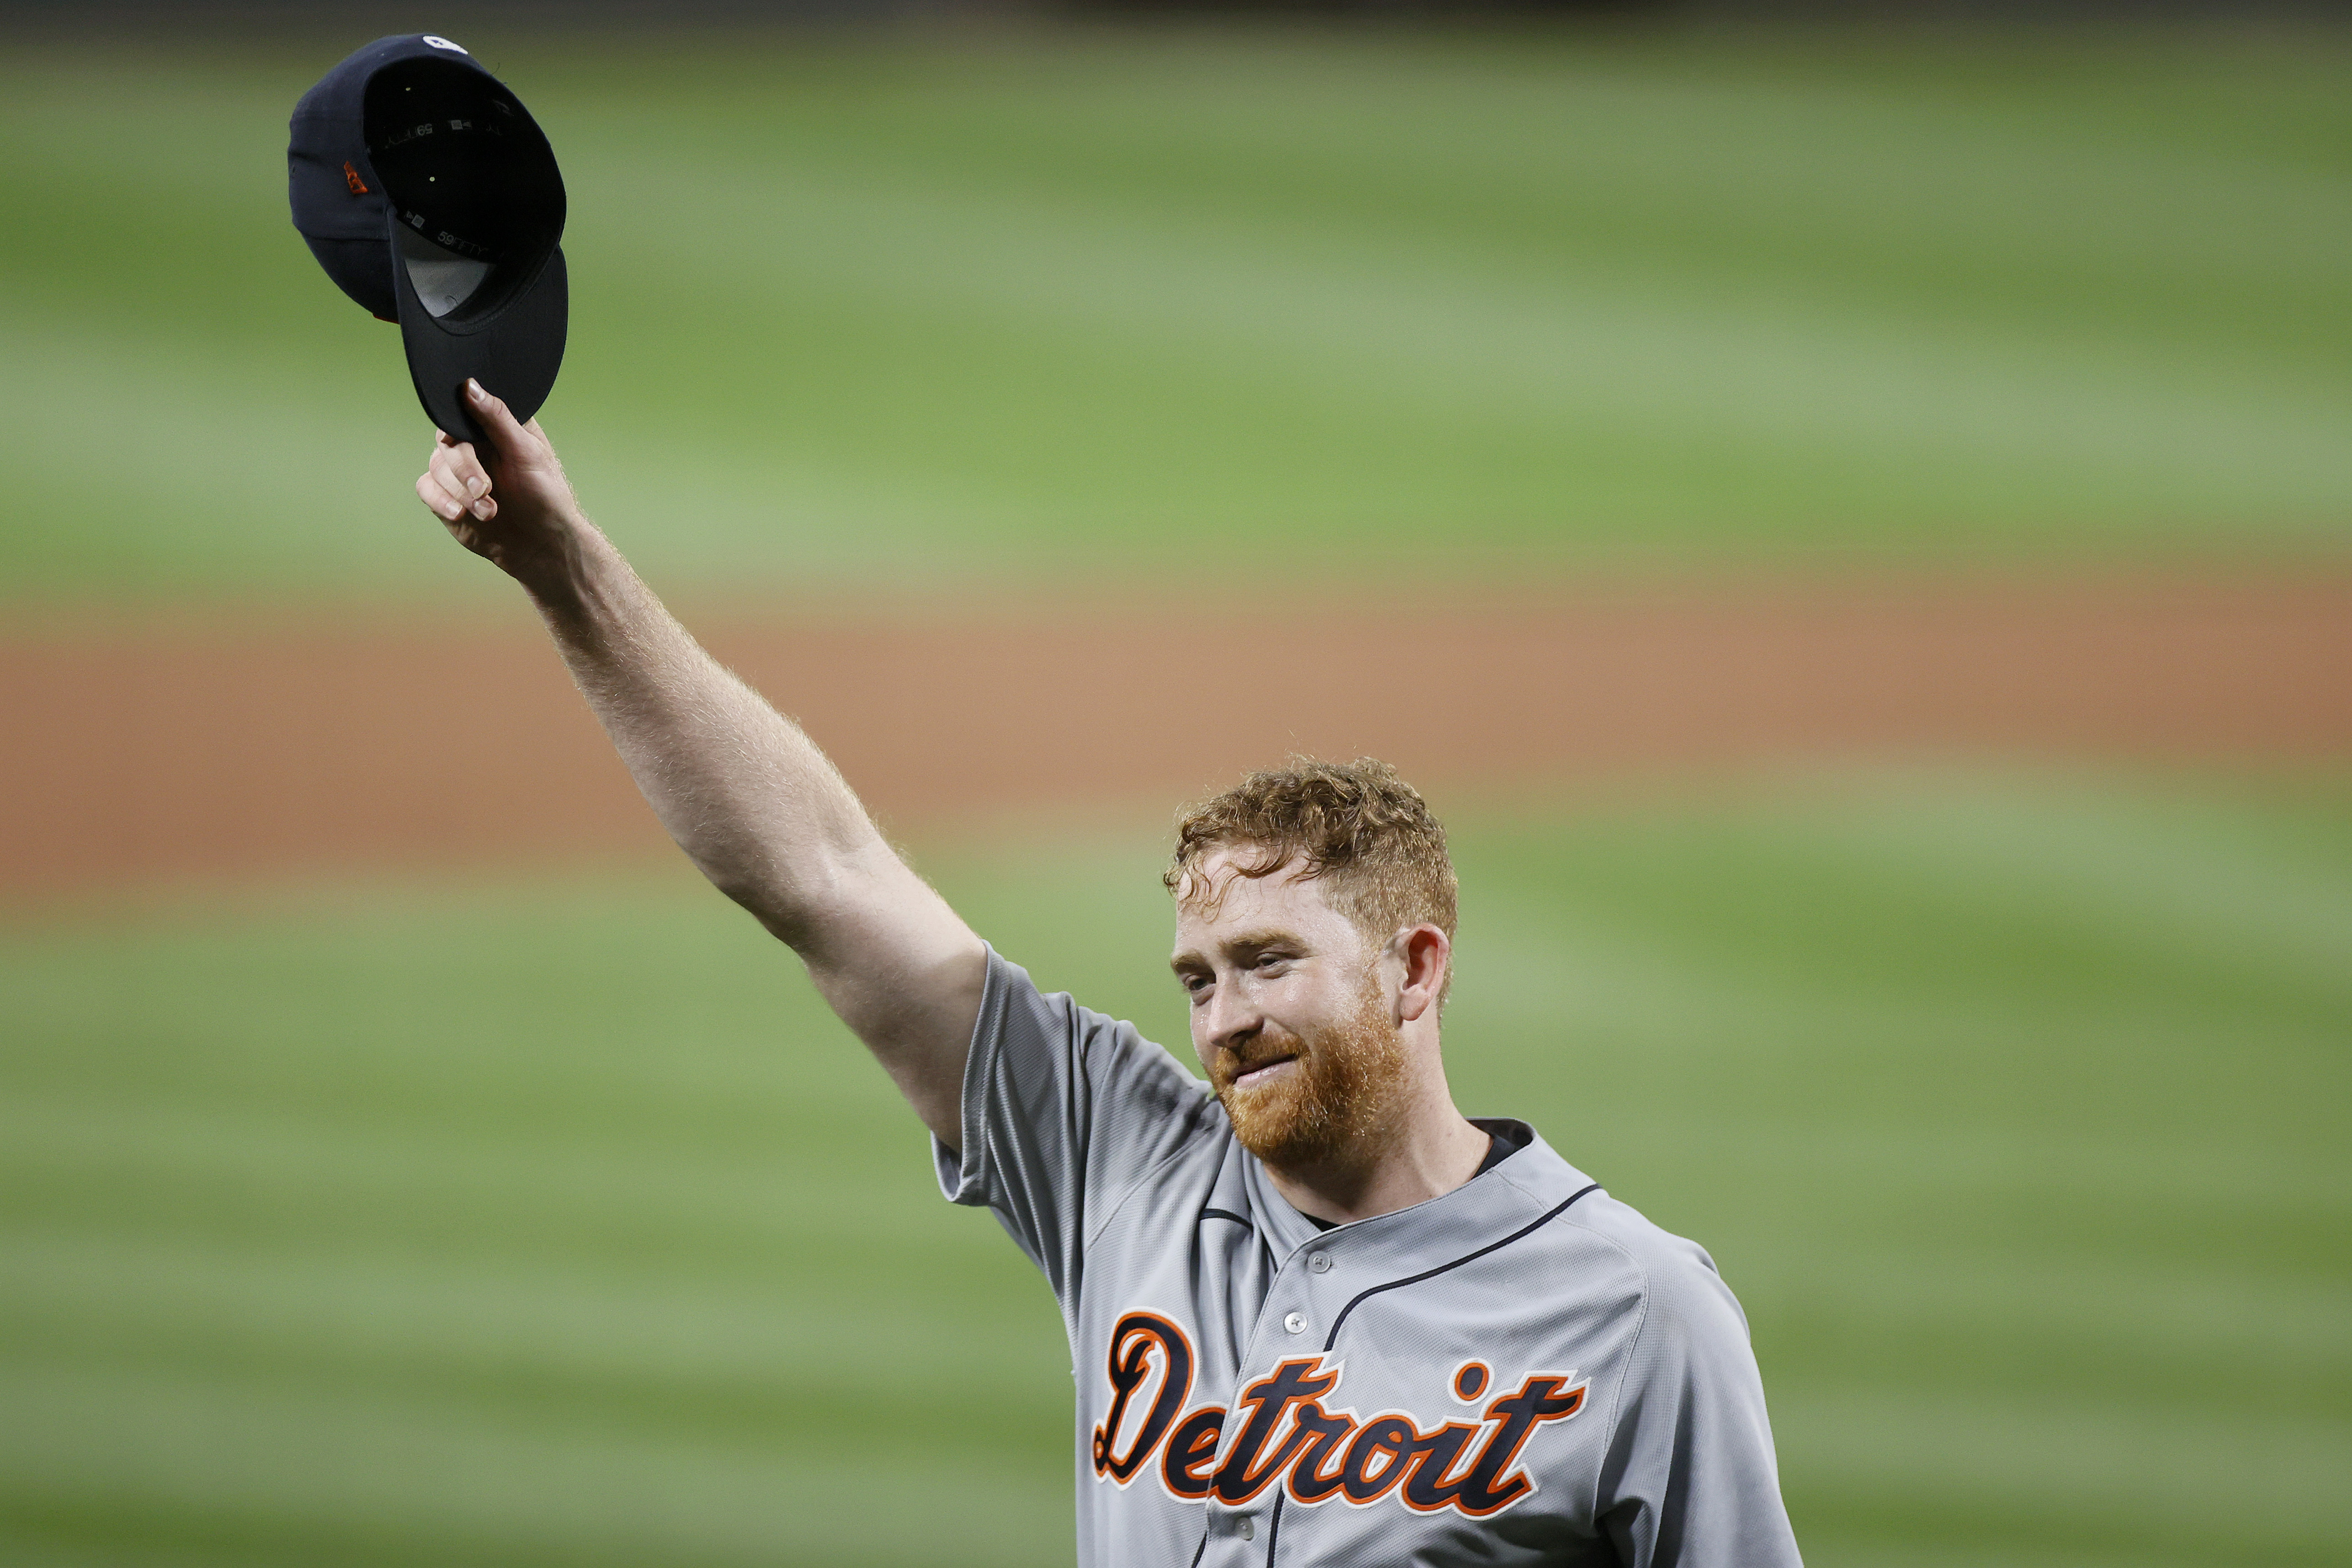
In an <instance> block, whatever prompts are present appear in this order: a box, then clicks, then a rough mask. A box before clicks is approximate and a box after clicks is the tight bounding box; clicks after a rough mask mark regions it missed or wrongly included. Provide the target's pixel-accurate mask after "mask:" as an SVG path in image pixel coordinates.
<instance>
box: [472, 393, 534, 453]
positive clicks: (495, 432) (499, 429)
mask: <svg viewBox="0 0 2352 1568" xmlns="http://www.w3.org/2000/svg"><path fill="white" fill-rule="evenodd" d="M466 401H467V402H468V403H469V404H471V405H472V407H473V410H474V418H475V419H476V421H478V423H480V425H481V427H482V428H483V430H485V431H486V432H488V434H489V437H490V444H492V445H493V446H495V447H497V448H498V454H499V457H501V458H514V457H518V456H520V455H521V454H522V449H523V442H524V439H525V437H526V436H527V435H528V434H529V433H528V432H527V431H525V430H524V429H523V427H522V423H521V421H520V420H518V419H516V418H515V416H514V412H513V411H512V410H511V409H509V408H508V407H507V405H506V401H505V400H504V399H503V398H497V397H493V396H491V395H490V393H489V392H488V391H487V390H486V389H485V388H484V387H483V385H482V383H481V382H478V381H475V380H474V379H473V378H471V377H470V376H469V377H467V381H466Z"/></svg>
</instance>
